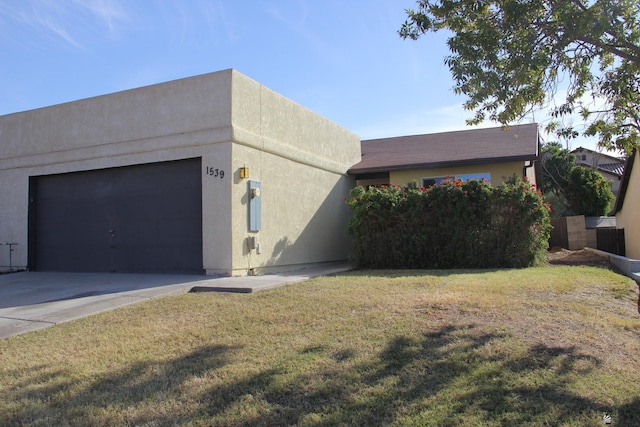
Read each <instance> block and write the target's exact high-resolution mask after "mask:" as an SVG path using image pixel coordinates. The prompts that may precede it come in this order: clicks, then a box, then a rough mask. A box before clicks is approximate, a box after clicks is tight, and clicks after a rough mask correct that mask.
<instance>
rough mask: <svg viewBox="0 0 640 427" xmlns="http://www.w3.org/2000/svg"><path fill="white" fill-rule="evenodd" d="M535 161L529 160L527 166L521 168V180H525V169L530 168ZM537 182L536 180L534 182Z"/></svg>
mask: <svg viewBox="0 0 640 427" xmlns="http://www.w3.org/2000/svg"><path fill="white" fill-rule="evenodd" d="M534 162H535V160H529V164H528V165H527V164H525V165H524V167H523V168H522V179H527V169H529V168H532V167H533V164H534ZM536 181H537V180H536Z"/></svg>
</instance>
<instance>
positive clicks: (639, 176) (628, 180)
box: [613, 150, 640, 259]
mask: <svg viewBox="0 0 640 427" xmlns="http://www.w3.org/2000/svg"><path fill="white" fill-rule="evenodd" d="M638 157H640V152H638V150H635V151H634V152H633V153H632V155H631V156H630V157H629V159H628V160H627V163H626V165H625V170H624V175H623V177H622V182H621V184H620V193H619V195H618V199H617V200H616V205H615V208H614V210H613V213H614V215H615V216H616V224H617V227H618V228H623V229H624V240H625V247H626V255H627V257H628V258H633V259H640V159H638Z"/></svg>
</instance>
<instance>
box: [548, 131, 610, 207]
mask: <svg viewBox="0 0 640 427" xmlns="http://www.w3.org/2000/svg"><path fill="white" fill-rule="evenodd" d="M541 158H542V162H541V163H542V190H543V192H544V197H545V200H546V201H547V202H549V203H550V204H551V208H552V213H553V216H554V217H561V216H571V215H585V216H600V215H607V214H608V213H609V212H610V210H611V203H612V202H613V200H614V195H613V193H612V192H611V184H610V183H609V181H607V180H606V179H605V178H604V177H603V176H602V174H601V173H600V172H598V171H595V170H593V169H591V168H588V167H583V166H577V165H576V164H575V161H576V159H575V156H574V155H573V154H571V153H570V152H569V150H567V149H565V148H562V146H561V145H560V144H559V143H557V142H553V143H549V144H545V145H544V146H543V147H542V155H541Z"/></svg>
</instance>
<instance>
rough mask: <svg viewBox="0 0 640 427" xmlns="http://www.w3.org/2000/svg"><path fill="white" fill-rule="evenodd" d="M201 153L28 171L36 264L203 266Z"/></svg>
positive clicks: (196, 269)
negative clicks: (57, 170)
mask: <svg viewBox="0 0 640 427" xmlns="http://www.w3.org/2000/svg"><path fill="white" fill-rule="evenodd" d="M201 163H202V162H201V159H200V158H197V159H188V160H177V161H169V162H161V163H149V164H142V165H135V166H124V167H117V168H110V169H99V170H91V171H81V172H72V173H64V174H57V175H44V176H32V177H30V178H29V202H30V203H29V224H28V229H29V267H30V268H31V269H32V270H38V271H68V272H117V273H195V274H202V273H203V261H202V179H201Z"/></svg>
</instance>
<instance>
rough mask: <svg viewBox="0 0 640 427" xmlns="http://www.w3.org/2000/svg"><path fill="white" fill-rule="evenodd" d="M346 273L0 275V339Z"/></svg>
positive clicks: (343, 267) (337, 267) (330, 269)
mask: <svg viewBox="0 0 640 427" xmlns="http://www.w3.org/2000/svg"><path fill="white" fill-rule="evenodd" d="M347 270H349V265H348V264H346V263H332V264H326V265H323V266H320V267H313V268H308V269H302V270H295V271H291V272H287V273H281V274H272V275H264V276H252V277H208V276H188V275H150V274H114V273H44V272H43V273H41V272H23V273H13V274H5V275H0V338H5V337H9V336H13V335H19V334H22V333H25V332H29V331H34V330H37V329H42V328H46V327H49V326H53V325H55V324H58V323H62V322H66V321H69V320H74V319H78V318H81V317H85V316H90V315H92V314H96V313H100V312H103V311H107V310H113V309H115V308H118V307H123V306H126V305H130V304H135V303H138V302H142V301H146V300H150V299H154V298H160V297H164V296H167V295H173V294H179V293H186V292H189V291H192V292H241V293H250V292H257V291H261V290H265V289H272V288H276V287H279V286H283V285H286V284H289V283H296V282H300V281H303V280H307V279H310V278H312V277H316V276H325V275H329V274H335V273H340V272H344V271H347Z"/></svg>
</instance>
